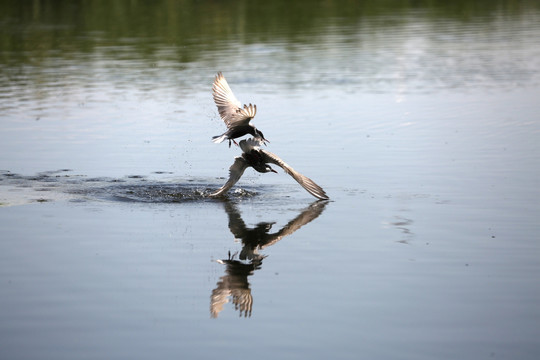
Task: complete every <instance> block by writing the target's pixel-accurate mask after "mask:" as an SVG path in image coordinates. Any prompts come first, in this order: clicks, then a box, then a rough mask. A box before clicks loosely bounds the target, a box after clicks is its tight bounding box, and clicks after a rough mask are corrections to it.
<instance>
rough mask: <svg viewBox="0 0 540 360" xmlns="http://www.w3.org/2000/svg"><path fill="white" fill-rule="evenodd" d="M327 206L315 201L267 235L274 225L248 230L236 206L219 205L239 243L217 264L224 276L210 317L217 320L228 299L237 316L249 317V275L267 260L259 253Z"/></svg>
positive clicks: (211, 305) (213, 294)
mask: <svg viewBox="0 0 540 360" xmlns="http://www.w3.org/2000/svg"><path fill="white" fill-rule="evenodd" d="M327 203H328V201H320V200H318V201H315V202H314V203H312V204H311V205H310V206H308V207H307V208H305V209H304V210H302V212H300V214H298V216H296V217H295V218H294V219H292V220H291V221H289V222H288V223H287V224H286V225H285V226H283V227H282V228H281V229H280V230H279V231H276V232H273V233H271V232H270V230H271V229H272V226H273V225H274V224H275V223H274V222H260V223H258V224H257V225H255V227H252V228H249V227H248V226H247V225H246V224H245V222H244V220H243V219H242V217H241V215H240V212H239V211H238V209H237V208H236V206H235V205H234V204H233V203H232V202H230V201H224V202H223V205H224V207H225V211H226V212H227V215H228V216H229V230H230V231H231V233H232V234H233V235H234V237H235V240H239V241H241V242H242V250H240V254H238V253H234V254H232V255H231V252H230V251H229V253H228V256H227V258H226V259H223V260H217V262H219V263H220V264H223V265H225V266H226V268H225V275H224V276H222V277H221V278H220V279H219V281H218V283H217V285H216V288H215V289H214V290H212V295H211V297H210V315H211V316H212V317H213V318H217V317H218V315H219V313H220V312H221V311H222V310H223V306H224V305H225V304H226V303H228V302H229V298H230V297H232V303H233V304H234V307H235V309H236V310H238V311H239V312H240V316H244V317H249V316H251V312H252V308H253V295H252V294H251V288H250V284H249V281H248V277H250V276H251V275H253V273H254V272H255V270H259V269H261V267H262V262H263V259H264V258H266V257H267V255H262V254H259V250H263V249H265V248H267V247H269V246H272V245H274V244H275V243H277V242H278V241H280V240H281V239H283V238H284V237H287V236H289V235H291V234H292V233H294V232H295V231H296V230H298V229H300V228H301V227H302V226H304V225H306V224H308V223H309V222H311V221H313V220H315V219H316V218H317V217H319V215H321V214H322V212H323V210H324V208H325V206H326V204H327ZM237 256H238V258H237Z"/></svg>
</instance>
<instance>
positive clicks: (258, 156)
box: [210, 138, 328, 200]
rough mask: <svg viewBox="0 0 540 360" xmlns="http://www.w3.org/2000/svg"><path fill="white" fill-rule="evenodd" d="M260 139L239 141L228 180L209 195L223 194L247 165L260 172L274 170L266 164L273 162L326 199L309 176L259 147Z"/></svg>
mask: <svg viewBox="0 0 540 360" xmlns="http://www.w3.org/2000/svg"><path fill="white" fill-rule="evenodd" d="M260 143H261V142H260V141H259V140H257V139H253V138H249V139H247V140H242V141H240V148H241V149H242V155H241V156H237V157H236V158H235V159H234V163H233V164H232V165H231V167H230V168H229V180H227V182H226V183H225V185H223V186H222V187H221V188H220V189H218V190H217V191H215V192H213V193H212V194H210V196H220V195H224V194H225V193H227V191H229V189H230V188H231V187H233V185H234V184H236V183H237V182H238V180H239V179H240V178H241V177H242V174H244V171H245V170H246V169H247V168H248V167H250V166H251V167H252V168H254V169H255V170H257V171H258V172H260V173H266V172H275V173H277V171H275V170H274V169H272V168H271V167H270V165H268V163H270V164H275V165H277V166H279V167H281V168H282V169H283V170H284V171H285V173H287V174H289V175H291V176H292V177H293V179H294V180H296V181H297V182H298V183H299V184H300V185H302V187H303V188H304V189H306V190H307V192H308V193H310V194H311V195H313V196H315V197H316V198H317V199H321V200H328V196H327V195H326V193H325V192H324V190H323V189H322V188H321V187H320V186H319V185H317V184H315V182H313V180H311V179H310V178H308V177H306V176H304V175H302V174H300V173H299V172H297V171H295V170H294V169H293V168H292V167H290V166H289V165H288V164H287V163H285V162H284V161H283V160H281V159H280V158H279V157H278V156H277V155H275V154H272V153H271V152H269V151H266V150H263V149H261V148H260V147H259V145H260Z"/></svg>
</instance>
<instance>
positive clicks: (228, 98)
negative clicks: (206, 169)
mask: <svg viewBox="0 0 540 360" xmlns="http://www.w3.org/2000/svg"><path fill="white" fill-rule="evenodd" d="M212 96H213V98H214V102H215V103H216V106H217V108H218V112H219V116H220V117H221V120H223V121H224V122H225V125H227V131H225V132H224V133H223V134H221V135H217V136H213V137H212V141H213V142H214V143H221V142H223V141H224V140H229V147H231V141H232V142H234V143H235V144H236V145H238V144H237V143H236V141H235V140H234V139H236V138H239V137H242V136H244V135H247V134H251V135H252V136H254V137H256V138H260V139H261V140H262V141H263V143H264V144H265V145H266V142H270V141H268V140H266V139H265V137H264V135H263V133H262V131H260V130H259V129H257V128H256V127H255V126H254V125H252V124H251V123H250V121H251V119H253V118H254V117H255V114H256V113H257V105H254V104H251V103H250V104H249V105H245V104H244V106H242V103H241V102H240V101H238V99H237V98H236V96H234V94H233V92H232V90H231V88H230V87H229V84H228V83H227V80H225V76H223V74H222V73H221V72H218V73H217V75H216V78H215V80H214V84H213V86H212Z"/></svg>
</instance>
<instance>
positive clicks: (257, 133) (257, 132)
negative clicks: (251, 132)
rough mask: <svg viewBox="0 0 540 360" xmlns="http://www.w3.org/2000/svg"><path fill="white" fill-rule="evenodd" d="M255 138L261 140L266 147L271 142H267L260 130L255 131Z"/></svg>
mask: <svg viewBox="0 0 540 360" xmlns="http://www.w3.org/2000/svg"><path fill="white" fill-rule="evenodd" d="M255 136H256V137H259V138H261V139H262V142H263V143H264V145H266V143H267V142H270V141H268V140H266V138H265V137H264V135H263V133H262V131H261V130H259V129H255Z"/></svg>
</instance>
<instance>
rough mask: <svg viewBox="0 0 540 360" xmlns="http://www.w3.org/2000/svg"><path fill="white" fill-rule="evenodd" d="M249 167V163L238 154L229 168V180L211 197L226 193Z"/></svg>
mask: <svg viewBox="0 0 540 360" xmlns="http://www.w3.org/2000/svg"><path fill="white" fill-rule="evenodd" d="M247 168H248V164H247V162H246V160H244V158H243V157H241V156H237V157H236V158H235V159H234V163H233V164H232V165H231V167H230V168H229V180H227V182H226V183H225V185H223V186H222V187H221V188H220V189H218V190H217V191H215V192H213V193H212V194H210V196H211V197H216V196H221V195H225V194H226V193H227V191H229V189H230V188H232V187H233V186H234V184H236V183H237V182H238V180H240V178H241V177H242V174H244V171H246V169H247Z"/></svg>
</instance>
